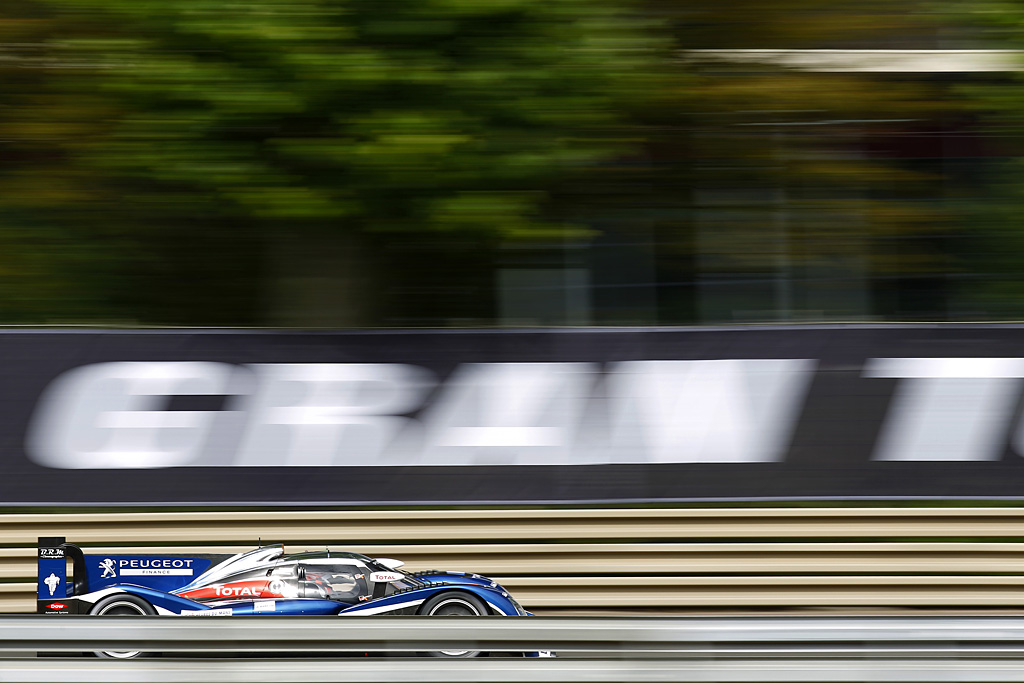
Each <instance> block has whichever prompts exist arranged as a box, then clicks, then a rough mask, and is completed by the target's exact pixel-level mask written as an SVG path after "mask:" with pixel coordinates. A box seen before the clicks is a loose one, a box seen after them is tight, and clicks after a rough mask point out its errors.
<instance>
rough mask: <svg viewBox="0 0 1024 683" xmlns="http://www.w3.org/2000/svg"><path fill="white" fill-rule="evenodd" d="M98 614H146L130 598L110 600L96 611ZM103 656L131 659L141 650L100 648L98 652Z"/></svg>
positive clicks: (118, 615) (117, 615) (127, 615)
mask: <svg viewBox="0 0 1024 683" xmlns="http://www.w3.org/2000/svg"><path fill="white" fill-rule="evenodd" d="M96 614H97V615H98V616H111V617H135V616H140V615H141V616H146V610H145V608H143V607H142V605H140V604H138V603H137V602H132V601H130V600H118V601H117V602H112V603H110V604H109V605H106V606H104V608H103V609H101V610H100V611H99V612H97V613H96ZM100 654H102V655H103V656H104V657H110V658H112V659H132V658H133V657H138V656H139V655H140V654H142V651H141V650H102V651H101V652H100Z"/></svg>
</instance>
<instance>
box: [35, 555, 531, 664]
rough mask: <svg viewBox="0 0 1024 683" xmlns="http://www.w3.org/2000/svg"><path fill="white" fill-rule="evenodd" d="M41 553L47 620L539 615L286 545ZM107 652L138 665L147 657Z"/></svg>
mask: <svg viewBox="0 0 1024 683" xmlns="http://www.w3.org/2000/svg"><path fill="white" fill-rule="evenodd" d="M38 547H39V560H38V574H39V576H38V589H39V592H38V600H37V605H36V611H37V612H38V613H40V614H92V615H167V616H179V617H207V616H241V615H299V614H304V615H338V616H369V615H425V616H484V615H503V616H510V617H514V616H532V615H531V614H530V613H529V612H527V611H526V610H524V609H523V608H522V606H521V605H520V604H519V603H518V602H516V600H515V599H514V598H513V597H512V596H511V595H510V594H509V592H508V591H507V590H505V589H504V588H503V587H502V586H500V585H499V584H498V583H497V582H496V581H492V580H491V579H488V578H487V577H484V576H480V575H479V574H470V573H465V572H450V571H434V570H430V571H420V572H415V573H406V572H403V571H401V569H400V568H401V567H402V566H403V565H404V563H403V562H401V561H399V560H393V559H388V558H372V557H367V556H366V555H360V554H359V553H353V552H342V551H337V550H331V549H329V548H325V549H324V550H320V551H317V552H305V553H301V554H298V555H285V554H284V547H283V546H281V545H280V544H277V545H267V546H261V547H258V548H256V549H255V550H250V551H248V552H244V553H239V554H237V555H172V554H158V555H115V554H102V555H86V554H85V552H84V551H83V550H82V549H81V548H79V547H78V546H77V545H74V544H72V543H66V542H65V540H64V539H63V538H59V537H46V538H40V539H39V546H38ZM69 559H70V560H71V564H72V576H71V578H70V580H69V577H68V576H67V570H66V567H67V561H68V560H69ZM97 654H100V655H101V656H105V657H114V658H119V659H129V658H133V657H137V656H139V655H140V654H141V653H140V652H136V651H130V652H120V651H118V652H110V651H108V652H101V653H97ZM429 654H431V655H433V656H441V657H476V656H479V655H480V652H478V651H475V650H449V651H440V652H433V653H429ZM547 655H548V653H528V656H547Z"/></svg>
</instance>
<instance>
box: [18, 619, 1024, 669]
mask: <svg viewBox="0 0 1024 683" xmlns="http://www.w3.org/2000/svg"><path fill="white" fill-rule="evenodd" d="M287 621H288V628H281V626H280V623H281V619H280V618H260V617H255V618H245V617H238V618H230V617H228V618H217V617H214V618H210V619H201V620H184V619H171V618H162V619H161V618H156V619H154V618H145V617H143V618H134V617H125V618H118V619H95V618H90V617H78V618H73V617H72V618H57V619H48V618H40V617H6V618H0V654H7V655H8V656H10V651H11V650H15V649H16V648H26V649H32V648H34V649H35V650H37V651H42V652H61V651H81V650H88V649H93V648H97V647H103V648H111V649H118V648H135V647H143V648H145V649H159V650H161V651H163V652H164V653H165V656H164V657H163V658H160V659H153V660H135V661H102V660H91V659H88V658H85V659H83V658H75V659H73V660H70V661H69V660H67V659H51V658H44V659H35V660H30V659H4V660H0V680H2V681H6V682H11V683H22V682H25V683H28V682H29V681H32V682H34V683H41V682H44V681H54V682H56V681H61V682H63V681H68V680H74V681H80V682H81V681H85V682H88V683H91V682H93V681H95V682H99V681H103V682H104V683H135V682H140V683H141V682H142V681H148V682H150V683H153V682H164V683H179V682H180V683H185V682H189V683H198V682H205V681H211V680H216V681H228V682H233V681H239V682H242V681H245V682H247V683H270V682H272V681H273V682H274V683H291V682H295V683H298V682H299V681H302V682H303V683H305V682H306V681H310V680H315V681H327V682H334V681H337V682H341V681H345V682H352V681H358V682H363V681H365V682H366V683H370V682H371V681H372V682H374V683H376V682H379V681H383V680H387V681H395V682H398V683H403V682H405V681H409V682H410V683H412V682H415V683H443V682H445V681H457V682H465V683H472V682H476V683H492V682H493V683H499V682H501V683H517V682H523V683H525V682H526V681H530V682H532V683H537V682H540V683H548V682H550V683H555V682H556V681H557V682H563V681H564V682H572V683H591V682H593V683H614V682H616V681H620V682H623V683H626V682H629V683H633V682H636V683H646V682H648V681H650V682H654V681H661V682H672V681H680V682H683V681H719V682H735V683H744V682H750V683H761V682H779V683H781V682H783V681H791V682H792V681H799V682H803V681H806V682H808V683H810V682H818V683H822V682H831V681H836V682H843V683H847V682H850V683H852V682H854V681H861V682H863V681H877V682H878V683H887V682H889V681H892V682H896V681H900V682H914V683H918V682H919V683H926V682H927V683H934V682H936V681H940V682H941V681H985V682H992V683H997V682H1007V681H1024V666H1022V665H1024V619H1010V618H934V617H924V618H845V619H838V618H785V617H780V618H774V619H742V618H732V619H721V618H717V619H703V618H691V619H599V620H594V619H506V618H493V619H474V620H472V623H471V624H467V623H461V622H465V621H468V620H461V619H460V620H442V619H439V620H432V622H431V624H430V628H424V625H423V623H422V622H423V620H422V619H417V618H400V617H395V618H372V617H370V618H365V619H358V620H356V619H336V618H332V617H300V618H288V619H287ZM477 646H482V647H487V648H490V649H491V650H492V651H496V650H499V651H500V650H508V651H512V652H515V651H517V650H518V651H522V650H528V649H531V648H534V647H538V646H540V647H558V648H561V653H562V655H563V656H562V657H560V658H558V659H534V658H501V659H498V658H492V659H490V660H434V659H419V660H416V659H410V658H401V659H394V658H381V659H373V660H365V659H363V658H361V657H360V658H355V659H346V658H335V657H332V658H329V659H324V658H322V657H318V656H316V655H310V656H307V657H296V656H295V653H296V652H299V651H309V652H315V651H323V650H328V649H333V650H347V651H355V652H358V651H359V650H360V649H363V648H365V649H366V650H367V651H370V652H383V651H391V652H406V653H407V654H408V651H409V650H412V651H423V650H424V649H429V648H436V647H452V648H459V649H462V648H466V647H477ZM197 650H198V651H201V652H200V653H199V654H200V655H201V656H199V657H196V656H195V654H196V653H195V652H193V651H197ZM240 652H245V653H247V655H246V657H245V658H242V659H239V658H238V657H237V655H238V653H240ZM289 653H291V655H292V656H289V657H287V658H285V659H280V658H278V657H279V656H280V655H282V654H284V655H287V654H289ZM215 655H219V657H218V656H215ZM253 656H256V657H260V659H259V660H257V661H252V659H251V657H253ZM653 656H657V659H652V658H651V657H653ZM579 657H587V659H581V658H579Z"/></svg>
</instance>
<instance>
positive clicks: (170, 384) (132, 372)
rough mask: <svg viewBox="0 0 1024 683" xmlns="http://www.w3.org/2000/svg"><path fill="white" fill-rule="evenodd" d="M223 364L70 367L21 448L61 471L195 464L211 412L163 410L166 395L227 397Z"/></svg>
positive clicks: (45, 399) (228, 370) (49, 391)
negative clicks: (221, 395)
mask: <svg viewBox="0 0 1024 683" xmlns="http://www.w3.org/2000/svg"><path fill="white" fill-rule="evenodd" d="M234 371H235V369H234V368H233V366H231V365H227V364H224V363H192V362H176V363H98V364H96V365H86V366H83V367H80V368H75V369H74V370H71V371H69V372H66V373H65V374H63V375H61V376H60V377H58V378H57V379H56V380H55V381H54V382H53V383H52V384H51V385H50V386H48V387H47V388H46V391H45V392H44V394H43V396H42V398H41V399H40V401H39V406H38V408H37V410H36V414H35V415H34V419H33V420H32V423H31V425H30V426H29V432H28V437H27V444H26V450H27V451H28V453H29V454H30V457H31V458H32V460H34V461H35V462H36V463H38V464H40V465H45V466H47V467H57V468H61V469H83V468H84V469H100V468H114V469H133V468H148V467H173V466H181V465H188V464H191V463H193V461H194V460H195V459H196V457H197V456H198V455H199V453H200V451H201V448H202V446H203V444H204V442H205V441H206V439H207V438H208V436H209V434H208V432H209V428H210V425H211V421H212V418H213V416H214V415H215V413H214V412H212V411H185V410H180V411H169V410H161V408H162V407H163V406H164V405H165V404H166V401H167V397H168V396H178V395H184V394H200V395H218V394H224V393H226V390H227V387H228V382H229V378H230V376H231V374H232V373H233V372H234Z"/></svg>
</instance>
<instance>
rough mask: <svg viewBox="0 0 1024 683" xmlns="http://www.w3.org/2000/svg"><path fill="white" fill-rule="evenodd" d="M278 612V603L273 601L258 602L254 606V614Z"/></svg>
mask: <svg viewBox="0 0 1024 683" xmlns="http://www.w3.org/2000/svg"><path fill="white" fill-rule="evenodd" d="M276 610H277V603H276V602H275V601H273V600H257V601H256V602H254V603H253V604H252V611H253V612H274V611H276Z"/></svg>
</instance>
